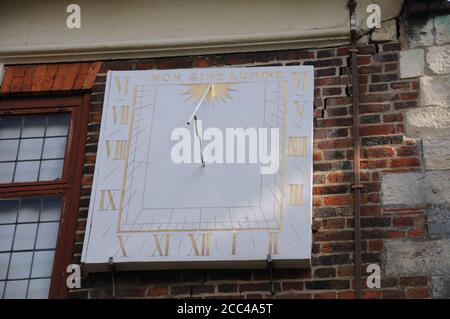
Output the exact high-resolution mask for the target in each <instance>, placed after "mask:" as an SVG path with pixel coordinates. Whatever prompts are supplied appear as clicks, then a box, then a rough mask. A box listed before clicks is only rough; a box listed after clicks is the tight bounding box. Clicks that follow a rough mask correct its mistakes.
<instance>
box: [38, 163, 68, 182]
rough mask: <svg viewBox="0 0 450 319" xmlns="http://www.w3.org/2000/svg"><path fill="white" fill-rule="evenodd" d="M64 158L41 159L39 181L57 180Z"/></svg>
mask: <svg viewBox="0 0 450 319" xmlns="http://www.w3.org/2000/svg"><path fill="white" fill-rule="evenodd" d="M63 166H64V160H51V161H42V163H41V173H40V175H39V180H40V181H57V180H60V179H61V176H62V171H63Z"/></svg>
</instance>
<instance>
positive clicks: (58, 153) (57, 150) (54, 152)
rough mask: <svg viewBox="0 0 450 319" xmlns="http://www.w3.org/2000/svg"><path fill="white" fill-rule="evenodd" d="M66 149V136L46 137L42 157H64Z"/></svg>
mask: <svg viewBox="0 0 450 319" xmlns="http://www.w3.org/2000/svg"><path fill="white" fill-rule="evenodd" d="M65 151H66V138H65V137H52V138H46V139H45V145H44V153H43V156H42V158H44V159H45V158H64V153H65Z"/></svg>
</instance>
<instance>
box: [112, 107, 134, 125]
mask: <svg viewBox="0 0 450 319" xmlns="http://www.w3.org/2000/svg"><path fill="white" fill-rule="evenodd" d="M112 109H113V118H114V124H118V123H119V124H128V121H129V115H130V107H129V106H113V107H112ZM118 113H119V114H118Z"/></svg>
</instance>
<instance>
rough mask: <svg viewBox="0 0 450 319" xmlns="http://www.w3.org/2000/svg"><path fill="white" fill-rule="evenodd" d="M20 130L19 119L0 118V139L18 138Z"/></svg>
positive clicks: (20, 119) (20, 123)
mask: <svg viewBox="0 0 450 319" xmlns="http://www.w3.org/2000/svg"><path fill="white" fill-rule="evenodd" d="M21 128H22V118H21V117H16V116H14V117H3V118H0V138H18V137H19V136H20V129H21Z"/></svg>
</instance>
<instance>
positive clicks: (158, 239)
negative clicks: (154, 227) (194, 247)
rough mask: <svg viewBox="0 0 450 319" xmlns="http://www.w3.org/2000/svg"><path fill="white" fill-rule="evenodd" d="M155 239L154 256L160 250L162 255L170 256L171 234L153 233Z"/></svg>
mask: <svg viewBox="0 0 450 319" xmlns="http://www.w3.org/2000/svg"><path fill="white" fill-rule="evenodd" d="M153 239H154V240H155V250H154V251H153V256H155V254H156V252H158V254H159V255H160V256H169V243H170V234H165V235H160V236H158V235H153ZM163 242H164V244H163ZM163 246H164V247H163ZM163 248H164V249H163Z"/></svg>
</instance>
